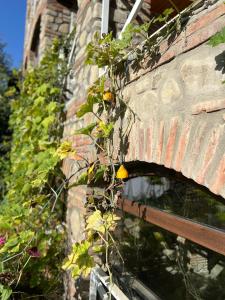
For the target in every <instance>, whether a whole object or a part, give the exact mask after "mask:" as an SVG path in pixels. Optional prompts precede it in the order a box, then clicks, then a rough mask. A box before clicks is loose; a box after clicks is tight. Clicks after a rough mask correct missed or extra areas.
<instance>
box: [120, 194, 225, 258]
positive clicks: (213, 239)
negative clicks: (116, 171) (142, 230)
mask: <svg viewBox="0 0 225 300" xmlns="http://www.w3.org/2000/svg"><path fill="white" fill-rule="evenodd" d="M117 207H118V208H119V209H120V210H122V211H123V212H127V213H129V214H131V215H134V216H136V217H138V218H141V219H143V220H145V221H146V222H148V223H151V224H154V225H156V226H159V227H161V228H163V229H166V230H167V231H169V232H172V233H174V234H176V235H178V236H181V237H183V238H185V239H187V240H190V241H192V242H194V243H196V244H199V245H201V246H203V247H206V248H208V249H210V250H213V251H215V252H217V253H220V254H222V255H224V256H225V231H224V230H222V229H219V230H218V229H216V228H214V227H210V226H208V225H203V224H201V223H198V222H194V221H191V220H189V219H185V218H182V217H179V216H176V215H174V214H172V213H167V212H164V211H162V210H160V209H158V208H153V207H151V206H147V205H144V204H141V203H139V202H137V201H133V200H129V199H126V198H119V199H118V202H117Z"/></svg>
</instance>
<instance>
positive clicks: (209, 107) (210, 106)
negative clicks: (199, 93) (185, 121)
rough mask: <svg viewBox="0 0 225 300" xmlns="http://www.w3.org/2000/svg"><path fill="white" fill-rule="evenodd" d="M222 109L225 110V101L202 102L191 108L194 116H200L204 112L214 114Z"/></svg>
mask: <svg viewBox="0 0 225 300" xmlns="http://www.w3.org/2000/svg"><path fill="white" fill-rule="evenodd" d="M221 109H225V99H218V100H211V101H205V102H200V103H198V104H195V105H193V106H192V107H191V110H192V114H193V115H198V114H200V113H202V112H213V111H217V110H221Z"/></svg>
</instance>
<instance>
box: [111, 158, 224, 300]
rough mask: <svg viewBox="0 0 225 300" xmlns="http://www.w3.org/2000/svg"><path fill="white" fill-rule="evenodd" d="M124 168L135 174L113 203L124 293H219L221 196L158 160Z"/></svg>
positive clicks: (172, 299)
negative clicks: (119, 223)
mask: <svg viewBox="0 0 225 300" xmlns="http://www.w3.org/2000/svg"><path fill="white" fill-rule="evenodd" d="M127 168H128V170H129V174H132V170H135V174H134V173H133V174H134V177H133V178H130V179H129V180H127V182H126V183H125V185H124V188H123V190H122V191H121V192H122V194H121V195H122V197H121V199H120V200H119V203H118V206H119V208H121V210H120V211H119V212H118V213H119V214H120V215H122V218H121V225H120V227H119V229H118V233H117V234H116V237H117V238H118V239H119V241H120V242H119V243H118V244H119V245H120V252H121V254H122V256H123V258H124V262H125V263H124V266H123V267H121V264H117V263H116V262H115V271H114V273H115V274H114V276H115V278H117V284H118V286H120V288H121V290H123V292H124V293H125V294H126V295H127V296H128V298H129V299H151V298H147V297H145V296H144V291H148V292H150V293H153V295H155V297H156V299H165V300H176V299H177V300H180V299H182V300H194V299H204V300H211V299H213V298H214V299H217V300H222V299H225V291H224V289H223V284H224V282H225V256H224V255H225V225H224V220H225V202H224V199H223V198H221V197H217V196H215V195H213V194H212V193H210V192H209V191H208V190H207V189H205V188H204V187H201V186H199V185H197V184H195V183H194V182H193V181H191V180H188V179H186V178H185V177H184V176H182V175H181V174H179V173H177V172H175V171H173V170H169V169H167V168H164V167H162V166H157V165H154V164H144V163H139V164H138V163H137V164H134V165H133V166H132V167H130V168H129V165H128V167H127ZM131 177H132V175H131ZM121 274H124V276H127V275H129V276H130V278H132V280H133V281H132V280H131V279H129V278H128V281H127V280H125V279H123V278H124V276H121ZM114 280H115V279H114ZM129 280H131V282H136V281H137V282H138V283H139V286H140V284H141V286H142V287H141V290H142V292H143V293H142V294H143V295H140V293H139V294H138V295H137V291H136V290H135V289H134V288H132V286H133V285H132V284H130V283H129V284H128V282H129ZM134 286H135V284H134ZM162 287H163V288H162ZM152 299H154V298H152Z"/></svg>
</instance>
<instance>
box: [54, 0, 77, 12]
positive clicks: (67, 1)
mask: <svg viewBox="0 0 225 300" xmlns="http://www.w3.org/2000/svg"><path fill="white" fill-rule="evenodd" d="M57 2H59V3H60V4H62V5H63V6H65V7H66V8H68V9H70V10H72V11H77V9H78V6H77V1H74V0H57Z"/></svg>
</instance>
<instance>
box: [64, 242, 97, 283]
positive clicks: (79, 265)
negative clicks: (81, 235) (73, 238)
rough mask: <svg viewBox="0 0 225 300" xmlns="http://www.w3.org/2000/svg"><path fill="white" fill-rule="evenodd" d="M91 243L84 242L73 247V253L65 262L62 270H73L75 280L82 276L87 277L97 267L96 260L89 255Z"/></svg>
mask: <svg viewBox="0 0 225 300" xmlns="http://www.w3.org/2000/svg"><path fill="white" fill-rule="evenodd" d="M90 247H91V244H90V242H88V241H82V242H81V243H76V244H74V245H73V249H72V253H71V254H70V255H69V256H68V258H67V259H66V260H65V262H64V264H63V266H62V269H63V270H71V274H72V276H73V278H77V277H79V276H80V275H81V274H82V275H83V276H84V277H87V276H88V275H89V274H90V272H91V269H92V268H93V267H94V266H95V263H94V259H93V257H92V256H90V255H89V253H88V252H89V249H90Z"/></svg>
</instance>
